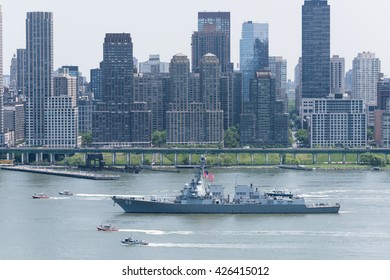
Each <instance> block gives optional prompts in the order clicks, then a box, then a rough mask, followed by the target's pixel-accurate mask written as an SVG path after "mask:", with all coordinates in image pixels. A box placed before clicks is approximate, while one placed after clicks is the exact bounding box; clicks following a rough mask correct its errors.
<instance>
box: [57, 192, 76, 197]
mask: <svg viewBox="0 0 390 280" xmlns="http://www.w3.org/2000/svg"><path fill="white" fill-rule="evenodd" d="M58 193H59V194H60V195H64V196H72V195H73V193H72V192H70V191H62V192H58Z"/></svg>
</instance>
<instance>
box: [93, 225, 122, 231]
mask: <svg viewBox="0 0 390 280" xmlns="http://www.w3.org/2000/svg"><path fill="white" fill-rule="evenodd" d="M96 228H97V230H100V231H118V230H119V228H117V227H114V226H112V225H111V224H104V225H100V226H97V227H96Z"/></svg>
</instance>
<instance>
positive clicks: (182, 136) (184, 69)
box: [166, 54, 190, 144]
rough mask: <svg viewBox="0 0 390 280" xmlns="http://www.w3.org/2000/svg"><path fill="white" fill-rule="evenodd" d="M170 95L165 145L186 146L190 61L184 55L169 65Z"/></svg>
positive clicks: (187, 136) (176, 56)
mask: <svg viewBox="0 0 390 280" xmlns="http://www.w3.org/2000/svg"><path fill="white" fill-rule="evenodd" d="M169 73H170V86H169V87H170V94H169V109H168V111H167V116H166V118H167V121H166V122H167V144H186V143H187V142H188V139H190V135H189V134H190V132H189V131H190V129H189V124H190V121H189V113H188V91H189V77H190V61H189V59H188V57H187V56H186V55H184V54H177V55H175V56H173V58H172V59H171V63H170V64H169Z"/></svg>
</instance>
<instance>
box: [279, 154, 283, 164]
mask: <svg viewBox="0 0 390 280" xmlns="http://www.w3.org/2000/svg"><path fill="white" fill-rule="evenodd" d="M279 164H283V154H279Z"/></svg>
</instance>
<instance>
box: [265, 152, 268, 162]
mask: <svg viewBox="0 0 390 280" xmlns="http://www.w3.org/2000/svg"><path fill="white" fill-rule="evenodd" d="M265 164H266V165H268V154H265Z"/></svg>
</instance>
